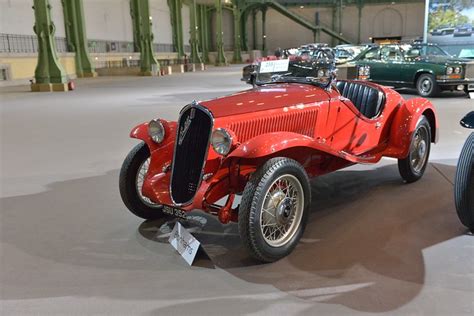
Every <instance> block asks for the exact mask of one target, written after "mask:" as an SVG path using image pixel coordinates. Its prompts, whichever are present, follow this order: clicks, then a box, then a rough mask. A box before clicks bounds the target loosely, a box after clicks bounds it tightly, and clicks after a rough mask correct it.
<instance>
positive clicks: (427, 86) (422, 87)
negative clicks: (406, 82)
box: [416, 74, 441, 98]
mask: <svg viewBox="0 0 474 316" xmlns="http://www.w3.org/2000/svg"><path fill="white" fill-rule="evenodd" d="M416 91H417V92H418V94H419V95H420V96H422V97H425V98H428V97H435V96H437V95H439V94H440V92H441V89H440V88H439V86H438V83H437V82H436V79H435V77H434V76H433V75H432V74H422V75H421V76H420V77H418V80H416Z"/></svg>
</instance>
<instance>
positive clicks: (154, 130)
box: [148, 120, 165, 144]
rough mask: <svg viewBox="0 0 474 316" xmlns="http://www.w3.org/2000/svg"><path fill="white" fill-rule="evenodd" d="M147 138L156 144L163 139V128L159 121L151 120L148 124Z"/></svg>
mask: <svg viewBox="0 0 474 316" xmlns="http://www.w3.org/2000/svg"><path fill="white" fill-rule="evenodd" d="M148 136H150V138H151V139H152V140H153V141H154V142H155V143H157V144H159V143H161V142H162V141H163V139H165V128H164V126H163V123H161V121H160V120H153V121H151V122H150V123H148Z"/></svg>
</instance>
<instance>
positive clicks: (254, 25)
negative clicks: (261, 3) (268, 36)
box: [252, 10, 257, 50]
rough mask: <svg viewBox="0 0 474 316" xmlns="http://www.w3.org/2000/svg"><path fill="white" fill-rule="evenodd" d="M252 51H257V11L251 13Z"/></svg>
mask: <svg viewBox="0 0 474 316" xmlns="http://www.w3.org/2000/svg"><path fill="white" fill-rule="evenodd" d="M252 49H253V50H256V49H257V10H253V11H252Z"/></svg>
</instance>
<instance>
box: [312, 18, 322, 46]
mask: <svg viewBox="0 0 474 316" xmlns="http://www.w3.org/2000/svg"><path fill="white" fill-rule="evenodd" d="M314 22H315V24H316V26H317V27H318V28H317V29H316V30H315V31H314V34H313V35H314V42H315V43H320V42H321V29H320V28H319V26H320V23H321V21H320V19H319V12H316V13H315V14H314Z"/></svg>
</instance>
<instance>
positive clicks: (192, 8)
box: [189, 0, 202, 64]
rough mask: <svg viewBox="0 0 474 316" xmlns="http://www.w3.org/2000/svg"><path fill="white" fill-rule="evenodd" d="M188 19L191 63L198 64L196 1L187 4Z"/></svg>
mask: <svg viewBox="0 0 474 316" xmlns="http://www.w3.org/2000/svg"><path fill="white" fill-rule="evenodd" d="M189 11H190V12H189V16H190V17H189V19H190V24H191V30H190V33H191V34H190V35H191V37H190V39H189V44H191V57H190V59H191V63H193V64H200V63H201V62H202V61H201V57H200V56H199V27H198V23H197V22H198V17H197V8H196V0H191V1H190V3H189Z"/></svg>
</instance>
